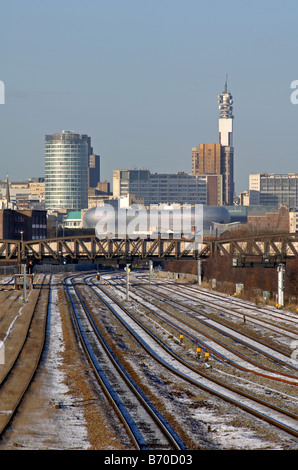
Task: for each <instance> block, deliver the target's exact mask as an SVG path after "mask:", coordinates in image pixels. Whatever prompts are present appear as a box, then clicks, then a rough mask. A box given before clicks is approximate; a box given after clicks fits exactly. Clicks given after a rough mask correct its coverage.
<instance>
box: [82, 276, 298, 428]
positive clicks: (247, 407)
mask: <svg viewBox="0 0 298 470" xmlns="http://www.w3.org/2000/svg"><path fill="white" fill-rule="evenodd" d="M85 281H86V284H87V285H89V287H90V288H91V289H92V290H93V292H94V293H96V295H97V296H98V297H99V298H100V300H101V301H103V302H104V303H105V304H106V306H107V307H108V308H109V309H110V311H111V312H113V314H114V315H115V316H116V317H117V319H118V320H119V321H120V322H121V323H122V324H123V326H124V327H125V328H127V330H128V331H129V332H130V334H132V335H133V336H134V338H135V339H136V340H137V341H138V342H139V344H140V345H141V346H142V347H143V348H145V350H146V352H147V353H148V354H150V355H152V357H153V358H154V359H155V360H156V361H158V362H159V363H160V364H161V365H162V366H163V367H166V368H167V369H168V370H169V371H171V372H172V373H174V374H176V375H177V376H179V377H180V378H181V379H182V380H184V381H186V382H189V383H191V384H193V385H195V386H197V387H199V388H201V389H203V390H205V391H208V392H209V393H211V394H212V395H215V396H217V397H219V398H221V399H223V400H225V401H227V402H229V403H232V404H233V405H235V406H237V407H239V408H241V409H242V410H244V411H246V412H248V413H249V414H253V415H254V416H256V417H258V418H260V419H262V420H264V421H267V422H269V423H270V424H273V425H274V426H276V427H277V428H279V429H282V430H284V431H285V432H287V433H289V434H291V435H293V436H295V437H298V422H297V415H296V414H295V413H291V412H290V411H287V410H284V409H282V408H280V407H278V406H274V405H273V404H270V403H268V402H266V401H265V400H262V399H258V398H257V397H255V396H252V395H250V394H248V393H244V392H239V390H238V389H237V388H235V387H232V386H228V385H226V384H224V383H223V382H222V381H219V380H216V379H214V378H211V377H210V376H208V375H207V374H204V372H202V371H198V369H197V368H195V367H193V366H191V365H190V364H189V363H187V362H185V361H184V360H182V359H181V358H180V357H178V356H177V355H176V354H175V353H173V351H171V350H170V349H169V348H168V347H166V346H165V345H164V344H163V343H162V342H161V341H160V340H159V339H158V338H157V337H156V335H155V334H154V333H153V332H152V331H150V330H149V329H148V327H145V326H144V325H142V323H141V322H140V321H139V320H137V319H136V318H135V317H134V316H133V315H132V314H131V313H130V312H129V311H128V310H127V309H126V308H125V307H123V305H122V303H121V302H119V300H117V299H116V298H115V296H113V295H111V293H108V292H107V289H106V288H104V287H103V286H100V287H99V286H97V285H95V284H96V283H95V281H94V280H92V282H91V281H90V280H89V281H87V280H86V279H85Z"/></svg>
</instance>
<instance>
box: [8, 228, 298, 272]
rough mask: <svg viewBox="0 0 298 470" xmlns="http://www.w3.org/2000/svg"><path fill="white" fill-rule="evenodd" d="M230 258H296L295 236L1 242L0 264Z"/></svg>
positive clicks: (248, 260)
mask: <svg viewBox="0 0 298 470" xmlns="http://www.w3.org/2000/svg"><path fill="white" fill-rule="evenodd" d="M213 256H229V257H231V258H232V259H237V260H238V262H239V264H240V265H241V263H252V262H256V261H262V262H266V261H268V262H281V261H284V260H286V259H289V258H295V257H298V233H294V234H289V233H286V234H276V235H252V236H249V237H242V238H229V239H217V240H210V239H204V240H203V241H202V242H197V241H194V240H187V239H174V238H167V239H165V238H156V239H147V238H136V239H129V238H123V239H112V238H106V239H99V238H97V237H96V236H95V235H91V236H85V235H80V236H72V237H62V238H48V239H39V240H30V241H19V240H0V262H1V263H2V264H4V263H9V264H13V263H25V262H26V261H28V260H29V259H30V260H31V261H33V262H34V264H35V263H36V264H37V263H40V264H46V263H54V264H57V263H61V262H62V261H64V262H65V261H66V263H102V262H119V261H120V262H121V260H124V262H125V260H126V261H127V260H131V261H135V260H156V261H164V260H199V259H204V258H208V257H213Z"/></svg>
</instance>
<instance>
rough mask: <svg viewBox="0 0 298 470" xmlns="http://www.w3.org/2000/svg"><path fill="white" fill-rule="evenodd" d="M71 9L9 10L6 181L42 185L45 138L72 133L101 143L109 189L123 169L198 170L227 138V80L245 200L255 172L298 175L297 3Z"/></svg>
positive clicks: (3, 124)
mask: <svg viewBox="0 0 298 470" xmlns="http://www.w3.org/2000/svg"><path fill="white" fill-rule="evenodd" d="M69 5H70V2H68V1H65V2H63V3H62V4H61V3H59V4H58V2H56V1H53V2H52V4H51V8H46V6H45V5H44V4H43V5H41V4H39V3H38V2H36V1H33V0H29V1H28V2H26V5H25V4H22V2H21V1H18V0H15V1H13V2H9V3H6V4H5V5H4V6H3V7H2V10H1V20H0V22H1V28H0V31H1V32H0V40H1V49H2V53H1V71H0V80H1V81H3V83H4V84H5V104H1V106H0V129H1V139H0V153H1V172H0V179H4V178H5V177H6V175H7V174H8V175H9V178H10V180H17V179H22V178H23V179H26V178H30V177H35V176H43V175H44V152H43V146H44V136H45V135H47V134H53V133H56V132H60V131H61V129H71V130H72V129H73V130H74V131H75V132H77V133H80V134H87V135H90V136H91V137H92V142H93V146H94V148H96V150H97V152H98V153H99V154H100V155H101V175H102V180H106V179H107V180H109V181H112V174H113V170H114V169H119V168H122V167H125V168H131V169H132V168H140V169H141V168H146V169H148V170H149V171H151V172H158V173H162V172H167V173H175V172H178V171H185V172H187V173H191V160H192V158H191V152H192V147H193V146H194V145H198V144H199V143H201V142H210V143H212V142H217V141H218V128H217V126H218V102H217V96H218V94H219V93H221V92H222V90H223V87H224V84H225V79H226V74H228V88H229V90H230V91H231V93H232V95H233V97H234V115H235V122H234V147H235V161H234V168H235V176H234V180H235V185H236V188H235V191H236V194H238V193H239V192H240V191H243V190H245V189H248V185H249V174H251V173H262V172H266V173H290V172H297V163H296V162H297V149H298V137H297V132H296V127H297V113H298V106H295V105H294V104H293V103H292V102H291V99H290V98H291V93H292V91H293V90H292V89H291V83H292V81H294V80H295V79H297V78H298V75H297V71H296V65H295V61H294V57H295V52H296V47H295V46H296V44H295V27H296V23H297V20H296V19H295V18H296V17H297V15H296V13H297V10H298V6H297V4H296V3H295V2H293V1H285V2H283V4H282V5H280V3H279V2H270V3H269V2H268V1H264V2H262V4H261V5H260V4H259V3H257V2H254V1H253V2H250V3H249V4H248V5H246V6H245V5H239V3H237V2H235V1H227V2H225V8H224V9H223V8H222V3H220V2H218V1H215V2H213V3H212V5H209V6H208V5H205V4H200V2H195V1H191V0H189V1H186V2H183V4H182V2H178V1H175V0H173V1H167V0H165V1H162V2H155V1H152V2H148V3H147V2H137V1H128V2H125V3H124V2H121V1H117V0H116V1H114V2H107V1H100V2H95V1H92V0H90V1H87V2H86V4H84V8H82V6H81V3H80V2H78V1H74V2H72V3H71V9H69ZM58 10H59V15H57V11H58ZM211 24H212V28H210V25H211ZM54 33H55V34H54Z"/></svg>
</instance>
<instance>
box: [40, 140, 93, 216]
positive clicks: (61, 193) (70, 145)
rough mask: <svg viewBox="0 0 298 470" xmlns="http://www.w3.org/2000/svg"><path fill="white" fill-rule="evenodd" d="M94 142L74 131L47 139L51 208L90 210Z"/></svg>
mask: <svg viewBox="0 0 298 470" xmlns="http://www.w3.org/2000/svg"><path fill="white" fill-rule="evenodd" d="M91 154H93V149H92V147H91V139H90V137H88V136H87V135H81V134H76V133H74V132H73V131H62V132H61V133H57V134H53V135H46V136H45V201H46V208H47V209H73V210H80V209H85V208H87V207H88V166H89V155H91Z"/></svg>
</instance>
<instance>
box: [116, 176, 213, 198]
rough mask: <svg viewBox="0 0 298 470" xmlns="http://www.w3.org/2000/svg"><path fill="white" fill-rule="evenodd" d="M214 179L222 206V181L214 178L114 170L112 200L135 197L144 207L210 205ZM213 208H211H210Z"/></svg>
mask: <svg viewBox="0 0 298 470" xmlns="http://www.w3.org/2000/svg"><path fill="white" fill-rule="evenodd" d="M209 176H212V177H213V181H212V185H213V186H214V187H216V188H217V189H218V195H217V196H218V198H217V199H216V200H217V201H218V202H219V204H215V199H214V198H213V199H212V203H213V204H212V205H221V204H220V197H221V179H220V177H219V178H215V179H214V176H215V175H190V174H187V173H183V172H181V173H174V174H169V173H150V171H149V170H114V171H113V196H114V197H119V196H126V195H128V194H134V195H135V196H137V197H142V198H144V205H145V206H148V205H150V204H159V203H177V204H193V205H194V204H205V205H206V204H208V178H209ZM210 205H211V204H210Z"/></svg>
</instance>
